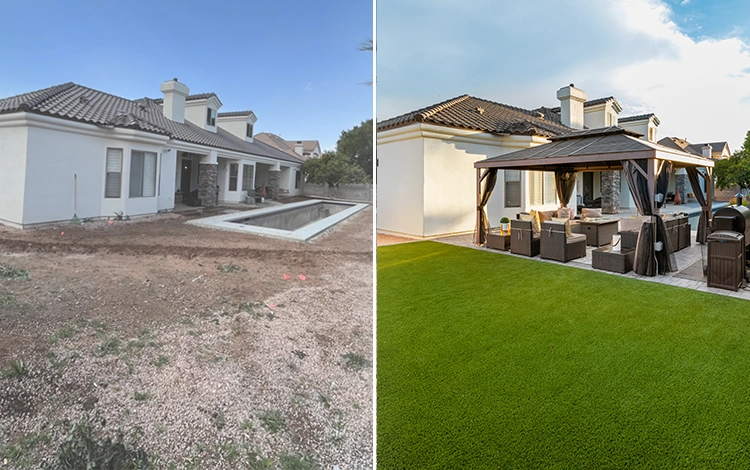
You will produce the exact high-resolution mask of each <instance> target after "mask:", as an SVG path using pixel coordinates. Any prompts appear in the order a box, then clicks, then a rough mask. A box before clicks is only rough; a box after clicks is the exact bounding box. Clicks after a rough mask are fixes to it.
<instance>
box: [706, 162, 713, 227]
mask: <svg viewBox="0 0 750 470" xmlns="http://www.w3.org/2000/svg"><path fill="white" fill-rule="evenodd" d="M706 176H707V177H708V178H707V181H706V182H707V183H708V184H706V204H707V205H708V214H707V215H708V217H707V218H706V227H710V226H711V219H712V217H713V213H714V212H713V210H712V207H711V206H713V204H714V169H713V168H711V167H706Z"/></svg>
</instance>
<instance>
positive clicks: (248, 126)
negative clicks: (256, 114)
mask: <svg viewBox="0 0 750 470" xmlns="http://www.w3.org/2000/svg"><path fill="white" fill-rule="evenodd" d="M245 135H247V136H248V137H252V136H253V125H252V124H250V123H249V122H248V123H247V133H246V134H245Z"/></svg>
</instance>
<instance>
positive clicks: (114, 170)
mask: <svg viewBox="0 0 750 470" xmlns="http://www.w3.org/2000/svg"><path fill="white" fill-rule="evenodd" d="M106 172H107V176H106V179H105V180H104V197H112V198H119V197H120V193H121V186H122V149H107V170H106Z"/></svg>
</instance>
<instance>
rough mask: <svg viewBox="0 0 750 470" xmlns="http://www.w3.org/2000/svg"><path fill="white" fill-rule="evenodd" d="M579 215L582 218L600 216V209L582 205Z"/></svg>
mask: <svg viewBox="0 0 750 470" xmlns="http://www.w3.org/2000/svg"><path fill="white" fill-rule="evenodd" d="M581 216H583V218H584V219H585V218H587V217H601V216H602V210H601V209H589V208H588V207H584V208H583V209H581Z"/></svg>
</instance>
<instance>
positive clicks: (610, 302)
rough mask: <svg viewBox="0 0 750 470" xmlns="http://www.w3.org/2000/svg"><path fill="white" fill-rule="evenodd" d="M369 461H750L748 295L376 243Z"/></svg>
mask: <svg viewBox="0 0 750 470" xmlns="http://www.w3.org/2000/svg"><path fill="white" fill-rule="evenodd" d="M377 255H378V256H377V272H378V278H377V280H378V283H377V299H378V304H377V468H378V469H396V468H399V469H401V468H408V469H412V468H414V469H433V468H446V469H458V468H471V469H482V468H491V469H509V468H561V469H582V468H587V469H588V468H591V469H604V468H668V469H676V468H691V469H692V468H750V302H747V301H744V300H739V299H734V298H729V297H726V296H719V295H713V294H708V293H703V292H697V291H693V290H688V289H680V288H677V287H671V286H664V285H660V284H656V283H652V282H645V281H639V280H634V279H628V278H623V277H619V276H612V275H608V274H605V273H598V272H591V271H585V270H581V269H575V268H570V267H567V266H563V265H558V264H550V263H540V262H538V261H534V260H528V259H521V258H516V257H512V256H505V255H503V254H499V253H491V252H485V251H480V250H472V249H469V248H460V247H455V246H450V245H445V244H441V243H435V242H419V243H407V244H403V245H393V246H387V247H380V248H378V252H377Z"/></svg>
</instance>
